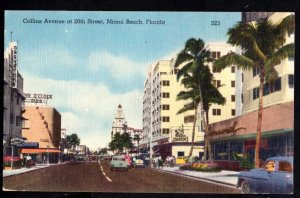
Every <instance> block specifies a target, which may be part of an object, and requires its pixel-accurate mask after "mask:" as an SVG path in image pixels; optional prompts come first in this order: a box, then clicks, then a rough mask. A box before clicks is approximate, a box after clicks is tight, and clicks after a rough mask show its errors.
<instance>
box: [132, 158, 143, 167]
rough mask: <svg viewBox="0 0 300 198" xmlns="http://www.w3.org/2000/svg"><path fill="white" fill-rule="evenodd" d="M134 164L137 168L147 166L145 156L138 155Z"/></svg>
mask: <svg viewBox="0 0 300 198" xmlns="http://www.w3.org/2000/svg"><path fill="white" fill-rule="evenodd" d="M133 166H134V167H135V168H138V167H142V168H145V167H146V164H145V161H144V157H143V156H137V157H135V161H134V163H133Z"/></svg>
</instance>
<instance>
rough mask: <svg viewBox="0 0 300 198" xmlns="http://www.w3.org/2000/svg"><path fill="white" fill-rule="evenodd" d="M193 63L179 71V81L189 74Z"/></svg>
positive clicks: (177, 77)
mask: <svg viewBox="0 0 300 198" xmlns="http://www.w3.org/2000/svg"><path fill="white" fill-rule="evenodd" d="M193 63H194V62H189V63H187V64H185V65H184V66H183V67H182V68H181V69H179V71H178V73H177V76H176V79H177V81H179V79H180V78H181V77H182V76H184V75H186V74H188V72H189V70H190V68H191V67H192V65H193Z"/></svg>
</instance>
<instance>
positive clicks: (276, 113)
mask: <svg viewBox="0 0 300 198" xmlns="http://www.w3.org/2000/svg"><path fill="white" fill-rule="evenodd" d="M290 14H292V13H283V12H281V13H277V12H275V13H271V14H267V16H269V19H270V20H271V21H272V22H273V23H279V22H280V21H281V20H282V19H283V18H284V17H286V16H288V15H290ZM244 16H247V15H246V14H244ZM286 39H287V40H286V44H287V43H291V42H294V34H292V35H287V38H286ZM275 69H276V71H277V72H278V79H277V80H276V82H275V83H274V84H273V85H272V86H271V85H269V84H268V83H265V85H264V93H263V106H264V109H263V118H262V136H261V147H260V159H261V163H263V161H264V160H266V159H267V158H268V157H274V156H292V155H293V153H294V152H293V148H294V146H293V145H294V144H293V141H294V138H293V133H294V59H293V57H289V58H287V59H285V60H283V61H281V63H280V64H279V65H276V66H275ZM242 82H243V84H242V115H240V116H237V117H235V118H231V119H227V120H225V119H224V120H223V121H221V122H217V123H213V124H211V125H210V127H211V136H210V138H211V141H212V151H213V158H214V160H215V161H216V162H217V161H219V162H220V163H222V164H224V163H225V164H226V163H227V164H230V166H228V167H230V168H231V169H238V167H237V164H238V163H237V162H236V161H235V159H234V157H233V153H234V152H236V153H238V154H242V155H244V156H245V154H247V155H249V156H250V159H251V160H253V159H254V154H255V153H254V148H255V138H256V132H257V129H256V127H257V116H258V115H257V110H258V102H259V70H257V69H253V70H250V71H243V72H242ZM236 97H237V96H236Z"/></svg>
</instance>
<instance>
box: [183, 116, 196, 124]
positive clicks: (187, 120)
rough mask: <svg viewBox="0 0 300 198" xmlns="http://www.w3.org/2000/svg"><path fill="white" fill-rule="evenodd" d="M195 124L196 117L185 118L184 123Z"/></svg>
mask: <svg viewBox="0 0 300 198" xmlns="http://www.w3.org/2000/svg"><path fill="white" fill-rule="evenodd" d="M189 122H194V115H190V116H185V117H184V123H189Z"/></svg>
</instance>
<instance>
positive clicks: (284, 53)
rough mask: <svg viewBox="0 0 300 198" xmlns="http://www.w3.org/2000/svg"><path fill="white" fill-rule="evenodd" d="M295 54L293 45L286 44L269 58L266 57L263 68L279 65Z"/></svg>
mask: <svg viewBox="0 0 300 198" xmlns="http://www.w3.org/2000/svg"><path fill="white" fill-rule="evenodd" d="M294 54H295V44H294V43H290V44H287V45H285V46H283V47H281V48H280V49H278V50H277V51H276V52H274V53H273V54H272V55H271V56H269V57H268V59H267V61H266V63H265V67H266V68H268V67H274V66H275V65H278V64H280V62H281V61H282V60H284V59H286V58H288V57H291V56H294Z"/></svg>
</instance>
